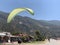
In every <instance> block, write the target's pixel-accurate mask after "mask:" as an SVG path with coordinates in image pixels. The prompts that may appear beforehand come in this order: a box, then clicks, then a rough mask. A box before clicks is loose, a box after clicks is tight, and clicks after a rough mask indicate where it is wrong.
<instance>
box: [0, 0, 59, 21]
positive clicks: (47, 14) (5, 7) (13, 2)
mask: <svg viewBox="0 0 60 45" xmlns="http://www.w3.org/2000/svg"><path fill="white" fill-rule="evenodd" d="M22 7H23V8H25V7H27V8H31V9H32V10H34V13H35V15H34V16H32V15H30V14H28V13H27V12H23V13H21V14H19V15H22V16H27V17H30V18H33V19H37V20H60V0H0V11H4V12H8V13H10V12H11V11H12V10H13V9H15V8H22Z"/></svg>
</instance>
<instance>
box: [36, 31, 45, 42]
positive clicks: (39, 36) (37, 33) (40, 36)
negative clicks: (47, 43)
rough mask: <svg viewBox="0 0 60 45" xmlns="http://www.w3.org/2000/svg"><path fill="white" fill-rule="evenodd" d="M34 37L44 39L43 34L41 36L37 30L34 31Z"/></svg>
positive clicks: (38, 39) (37, 39) (39, 39)
mask: <svg viewBox="0 0 60 45" xmlns="http://www.w3.org/2000/svg"><path fill="white" fill-rule="evenodd" d="M35 38H36V41H44V40H45V36H43V35H42V34H41V33H40V32H39V31H38V30H37V31H35Z"/></svg>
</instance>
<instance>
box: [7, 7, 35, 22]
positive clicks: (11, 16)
mask: <svg viewBox="0 0 60 45" xmlns="http://www.w3.org/2000/svg"><path fill="white" fill-rule="evenodd" d="M25 10H26V11H28V12H29V13H30V14H32V15H34V12H33V10H32V9H29V8H17V9H14V10H13V11H12V12H11V13H10V14H9V16H8V19H7V23H10V22H11V21H12V19H13V18H14V17H15V16H16V15H17V14H18V13H21V12H23V11H25Z"/></svg>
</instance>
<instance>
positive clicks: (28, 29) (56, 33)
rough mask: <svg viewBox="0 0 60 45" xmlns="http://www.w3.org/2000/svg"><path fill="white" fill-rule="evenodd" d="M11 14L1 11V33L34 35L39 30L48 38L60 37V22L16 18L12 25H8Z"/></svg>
mask: <svg viewBox="0 0 60 45" xmlns="http://www.w3.org/2000/svg"><path fill="white" fill-rule="evenodd" d="M8 15H9V13H5V12H1V11H0V31H7V32H11V33H15V32H22V33H27V34H31V35H34V31H36V30H39V31H40V32H41V34H44V35H46V36H50V37H52V38H54V37H60V24H59V23H60V21H58V20H57V21H55V20H54V21H53V20H52V21H47V20H35V19H32V18H29V17H22V16H19V15H18V16H16V17H15V18H14V19H13V20H12V22H11V23H9V24H8V23H7V17H8Z"/></svg>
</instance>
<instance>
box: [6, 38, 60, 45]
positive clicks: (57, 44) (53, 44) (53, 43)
mask: <svg viewBox="0 0 60 45" xmlns="http://www.w3.org/2000/svg"><path fill="white" fill-rule="evenodd" d="M7 45H19V44H17V43H14V44H7ZM20 45H60V40H55V39H50V42H49V41H48V40H47V41H46V42H45V43H22V44H20Z"/></svg>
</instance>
